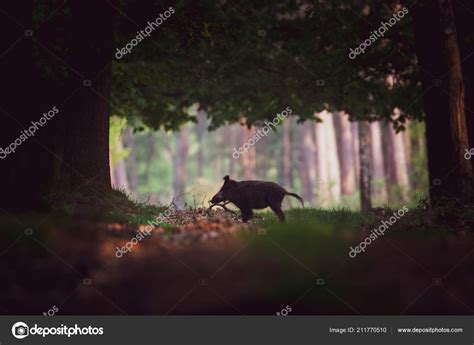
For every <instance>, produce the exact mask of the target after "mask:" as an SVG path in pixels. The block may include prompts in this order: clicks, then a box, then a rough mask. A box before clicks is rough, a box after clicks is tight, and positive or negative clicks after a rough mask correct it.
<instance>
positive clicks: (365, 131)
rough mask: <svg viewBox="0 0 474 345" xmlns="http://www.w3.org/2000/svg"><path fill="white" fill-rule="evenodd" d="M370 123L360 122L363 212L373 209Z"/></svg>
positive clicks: (361, 207) (361, 203)
mask: <svg viewBox="0 0 474 345" xmlns="http://www.w3.org/2000/svg"><path fill="white" fill-rule="evenodd" d="M370 147H371V143H370V123H369V122H367V121H360V122H359V155H360V179H359V188H360V209H361V211H363V212H367V211H370V209H371V208H372V198H371V197H372V189H371V182H372V176H371V175H372V167H371V165H372V164H371V152H370V151H371V150H370Z"/></svg>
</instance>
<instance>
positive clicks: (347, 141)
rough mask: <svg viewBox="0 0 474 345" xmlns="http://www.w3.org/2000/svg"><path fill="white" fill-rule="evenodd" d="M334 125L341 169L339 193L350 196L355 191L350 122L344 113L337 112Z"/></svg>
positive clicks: (354, 165)
mask: <svg viewBox="0 0 474 345" xmlns="http://www.w3.org/2000/svg"><path fill="white" fill-rule="evenodd" d="M334 124H335V128H336V133H337V134H338V135H337V140H338V142H337V152H338V157H339V165H340V169H341V192H342V194H343V195H352V194H354V193H355V190H356V186H355V184H356V174H355V171H356V169H355V168H356V164H355V152H354V143H353V139H352V131H351V122H350V121H349V119H348V117H347V114H346V113H345V112H343V111H339V112H336V113H335V114H334Z"/></svg>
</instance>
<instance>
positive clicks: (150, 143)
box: [144, 132, 173, 186]
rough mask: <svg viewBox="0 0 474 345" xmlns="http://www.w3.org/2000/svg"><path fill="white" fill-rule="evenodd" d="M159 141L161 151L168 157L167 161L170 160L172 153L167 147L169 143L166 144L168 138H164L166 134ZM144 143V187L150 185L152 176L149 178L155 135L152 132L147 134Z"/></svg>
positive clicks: (153, 154)
mask: <svg viewBox="0 0 474 345" xmlns="http://www.w3.org/2000/svg"><path fill="white" fill-rule="evenodd" d="M161 140H162V142H163V149H164V150H163V151H164V155H165V156H166V155H167V156H168V157H167V158H168V159H172V156H173V155H172V152H171V148H170V146H169V142H168V140H169V139H168V137H167V136H166V134H163V136H162V137H161ZM146 142H147V145H146V150H145V152H146V155H145V174H144V175H145V181H146V185H147V186H149V185H150V183H151V179H152V176H151V165H152V163H153V158H154V157H155V147H156V137H155V133H154V132H149V133H148V134H147V136H146Z"/></svg>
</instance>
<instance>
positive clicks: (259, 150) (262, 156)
mask: <svg viewBox="0 0 474 345" xmlns="http://www.w3.org/2000/svg"><path fill="white" fill-rule="evenodd" d="M257 131H258V130H257ZM255 150H256V154H257V157H258V159H257V162H256V164H257V166H256V169H257V178H258V179H260V180H265V179H266V178H267V170H268V154H269V152H268V140H267V138H266V137H262V139H260V141H259V142H258V143H257V145H256V146H255Z"/></svg>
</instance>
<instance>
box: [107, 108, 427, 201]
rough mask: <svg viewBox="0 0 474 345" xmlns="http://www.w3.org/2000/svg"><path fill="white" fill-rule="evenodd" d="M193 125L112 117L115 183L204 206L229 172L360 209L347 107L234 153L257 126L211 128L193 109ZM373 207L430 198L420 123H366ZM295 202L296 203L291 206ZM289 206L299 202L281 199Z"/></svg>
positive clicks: (150, 197)
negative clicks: (399, 127) (139, 125)
mask: <svg viewBox="0 0 474 345" xmlns="http://www.w3.org/2000/svg"><path fill="white" fill-rule="evenodd" d="M190 113H191V114H192V116H195V121H196V123H192V124H188V125H184V126H182V127H181V128H180V130H178V131H177V132H165V131H164V130H159V131H153V130H150V129H143V131H139V132H136V131H134V130H133V128H132V127H131V126H129V125H127V122H126V120H123V119H120V118H118V117H113V118H112V121H111V137H110V140H111V142H110V145H111V178H112V185H113V186H114V188H117V189H120V190H123V191H124V192H126V193H128V194H130V195H131V196H132V197H134V198H137V199H138V200H142V201H148V202H151V203H158V204H169V203H170V202H172V201H174V202H175V203H176V205H177V206H178V207H183V206H184V205H185V204H186V205H188V206H190V207H197V206H200V207H206V206H208V200H209V199H210V196H212V193H214V192H215V191H217V190H218V189H219V188H220V186H221V184H222V177H223V176H224V175H227V174H229V175H230V176H231V177H232V178H233V179H236V180H255V179H259V180H271V181H276V182H278V183H280V184H281V185H283V186H285V187H286V188H287V189H288V190H291V191H296V192H297V193H299V194H300V195H302V196H303V198H304V200H305V201H306V204H307V205H308V206H312V207H336V206H344V207H349V208H352V209H357V208H359V207H360V202H359V194H360V192H359V177H360V171H359V170H360V156H359V150H358V147H359V135H358V124H357V122H350V121H349V118H348V116H347V114H345V113H344V112H335V113H329V112H327V111H325V112H320V113H316V114H315V118H318V119H320V120H321V121H322V122H309V121H307V122H306V123H303V124H301V123H300V124H298V123H297V121H296V120H294V119H293V118H291V117H289V118H287V119H285V120H284V121H283V123H282V124H281V125H280V126H279V127H277V130H276V131H271V132H270V133H269V134H268V136H267V137H263V139H261V140H259V141H258V142H257V143H256V145H254V146H253V147H251V149H250V150H249V152H248V153H244V154H243V155H242V156H240V157H238V158H237V159H235V158H233V156H232V153H233V152H234V151H233V150H234V148H236V149H238V148H239V147H241V146H242V145H243V144H244V143H246V142H248V140H249V139H250V138H252V137H253V135H255V133H256V130H257V129H258V128H259V127H258V126H252V127H251V128H250V129H249V128H248V127H247V126H245V125H240V124H234V125H225V126H223V127H221V128H218V129H217V130H214V131H211V132H208V131H206V129H207V127H208V120H207V116H206V113H205V112H204V111H202V110H200V111H198V110H197V107H194V108H192V109H190ZM368 134H369V136H370V138H369V140H370V143H371V144H370V145H371V147H370V149H371V150H370V151H371V161H372V164H371V170H372V171H371V175H372V201H373V205H374V206H379V207H380V206H387V205H391V206H392V207H399V206H400V205H401V204H403V203H405V204H408V205H414V204H416V203H417V202H418V201H419V200H420V199H421V198H425V197H427V196H428V189H429V182H428V173H427V162H426V143H425V139H424V138H425V137H424V125H423V123H421V122H418V121H417V122H411V121H410V122H407V123H406V124H405V130H404V131H399V132H398V133H397V132H396V130H395V129H394V128H393V126H392V124H391V123H389V122H387V121H374V122H372V123H371V124H370V132H369V133H368ZM290 202H291V203H293V204H290ZM285 205H286V207H291V206H293V207H294V206H296V203H295V202H293V201H292V200H288V199H287V200H285Z"/></svg>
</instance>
